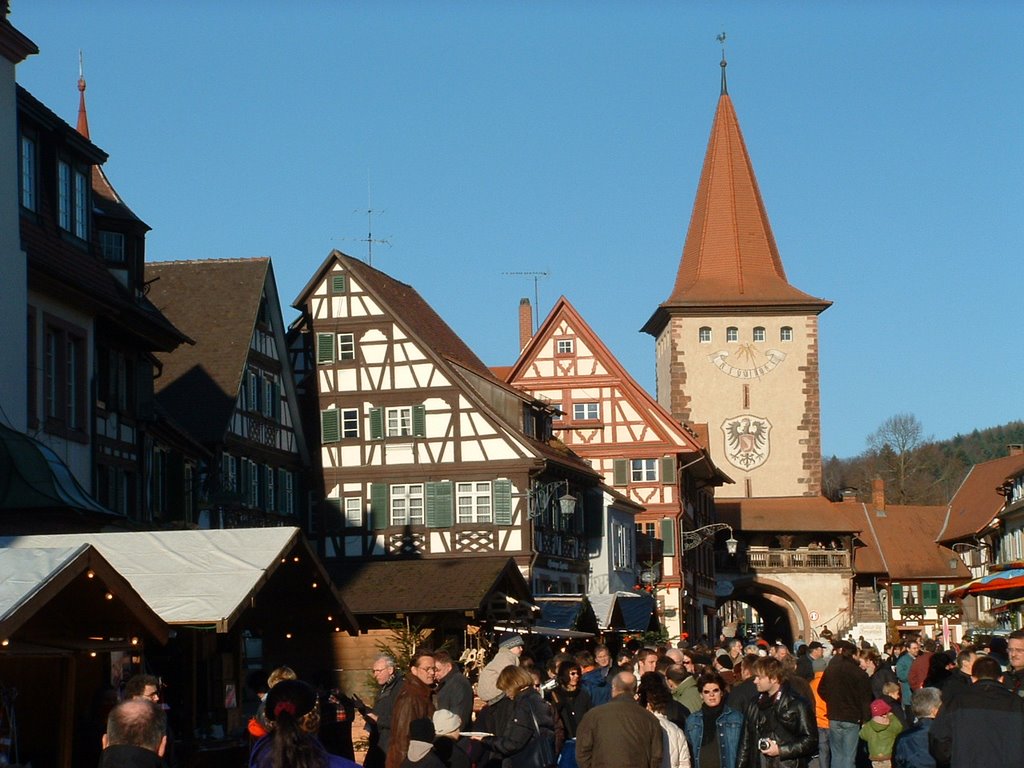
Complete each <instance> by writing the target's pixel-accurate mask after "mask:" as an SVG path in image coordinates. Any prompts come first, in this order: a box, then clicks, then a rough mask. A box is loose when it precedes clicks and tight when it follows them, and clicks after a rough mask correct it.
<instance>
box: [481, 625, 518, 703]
mask: <svg viewBox="0 0 1024 768" xmlns="http://www.w3.org/2000/svg"><path fill="white" fill-rule="evenodd" d="M522 653H523V637H522V635H518V634H515V633H513V632H509V633H506V634H504V635H502V636H501V637H500V638H499V639H498V652H497V654H495V656H494V658H493V659H491V660H490V661H489V662H487V666H485V667H484V668H483V669H482V670H480V678H479V679H478V680H477V683H476V695H477V696H479V697H480V698H481V699H483V700H484V701H485V702H487V703H488V704H492V703H494V702H495V701H497V700H498V699H500V698H501V697H502V696H503V695H504V694H503V693H502V692H501V690H499V689H498V675H499V674H500V673H501V670H503V669H504V668H505V667H518V666H519V657H520V656H521V655H522Z"/></svg>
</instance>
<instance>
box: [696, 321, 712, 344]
mask: <svg viewBox="0 0 1024 768" xmlns="http://www.w3.org/2000/svg"><path fill="white" fill-rule="evenodd" d="M697 340H698V341H699V342H700V343H701V344H710V343H711V328H710V327H708V326H706V325H704V326H701V328H700V330H698V331H697Z"/></svg>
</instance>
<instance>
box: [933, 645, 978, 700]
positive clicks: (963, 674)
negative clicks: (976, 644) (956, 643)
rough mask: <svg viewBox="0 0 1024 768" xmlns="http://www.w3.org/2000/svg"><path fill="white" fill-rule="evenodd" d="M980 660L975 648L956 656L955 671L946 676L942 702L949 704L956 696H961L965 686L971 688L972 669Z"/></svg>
mask: <svg viewBox="0 0 1024 768" xmlns="http://www.w3.org/2000/svg"><path fill="white" fill-rule="evenodd" d="M977 660H978V654H976V653H975V652H974V651H973V650H970V649H968V650H963V651H960V653H958V654H957V656H956V669H954V670H953V673H952V674H951V675H950V676H949V677H947V678H946V682H945V683H944V684H943V686H942V704H943V705H946V704H949V702H950V701H952V700H953V698H954V697H955V696H959V695H960V692H961V691H963V690H964V689H965V688H969V687H970V686H971V683H972V682H973V681H972V680H971V670H972V669H973V668H974V662H975V661H977Z"/></svg>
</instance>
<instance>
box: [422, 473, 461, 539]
mask: <svg viewBox="0 0 1024 768" xmlns="http://www.w3.org/2000/svg"><path fill="white" fill-rule="evenodd" d="M426 496H427V498H426V505H427V515H426V516H427V527H428V528H451V526H452V523H453V520H454V517H455V511H454V507H453V506H452V503H453V497H452V484H451V482H450V481H449V480H442V481H440V482H436V483H427V487H426Z"/></svg>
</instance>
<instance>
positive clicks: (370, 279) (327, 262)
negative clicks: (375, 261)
mask: <svg viewBox="0 0 1024 768" xmlns="http://www.w3.org/2000/svg"><path fill="white" fill-rule="evenodd" d="M335 261H337V262H338V263H340V264H341V265H342V266H344V267H345V269H346V270H348V271H350V272H351V273H352V274H353V275H355V277H356V279H357V281H358V282H359V283H360V284H361V285H362V286H363V287H364V288H366V289H368V290H369V291H370V292H371V293H373V294H374V295H376V296H377V297H378V298H379V299H380V300H381V301H384V302H385V303H386V304H387V305H388V306H389V307H391V308H392V309H393V310H395V309H399V308H400V309H401V312H394V314H395V316H400V317H401V318H402V322H403V323H404V324H405V325H406V326H407V327H408V329H409V330H410V331H412V332H413V333H414V334H415V335H416V336H419V338H421V339H423V340H424V341H429V343H430V348H431V349H433V350H434V351H435V352H436V353H437V354H439V355H441V356H442V357H448V358H451V359H452V360H455V361H457V362H459V363H461V364H462V365H463V366H465V367H466V368H469V369H471V370H473V371H475V372H476V373H478V374H479V375H481V376H485V377H486V378H489V379H494V380H495V381H497V380H498V379H497V378H496V377H495V376H494V374H493V373H491V371H490V369H489V368H488V367H487V366H486V365H484V364H483V362H481V360H480V358H479V357H477V356H476V354H474V352H473V350H471V349H470V348H469V347H468V346H466V343H465V342H464V341H463V340H462V339H460V338H459V336H458V334H456V333H455V331H453V330H452V329H451V326H449V325H448V323H446V322H445V321H444V320H442V319H441V316H440V315H439V314H437V312H435V311H434V308H433V307H431V306H430V305H429V304H428V303H427V302H426V301H425V300H424V299H423V297H422V296H420V295H419V293H417V291H416V289H415V288H413V287H412V286H411V285H407V284H406V283H403V282H400V281H398V280H395V278H393V277H391V276H390V275H386V274H384V273H383V272H381V271H380V270H379V269H374V268H373V267H371V266H370V265H369V264H367V263H366V262H364V261H361V260H359V259H356V258H353V257H352V256H349V255H347V254H344V253H342V252H341V251H337V250H335V251H331V253H330V254H328V256H327V258H326V259H324V261H323V263H322V264H321V265H320V267H319V268H318V269H317V271H316V272H314V273H313V277H312V278H311V279H310V280H309V282H308V283H306V285H305V287H304V288H303V289H302V290H301V291H300V292H299V295H298V296H297V297H296V299H295V301H294V302H293V303H292V306H293V307H295V308H296V309H298V310H300V311H301V310H302V308H303V306H304V305H305V303H306V299H307V298H308V296H309V294H310V292H311V291H312V290H313V288H314V287H315V286H316V285H317V283H319V282H320V281H321V280H323V277H324V274H325V273H326V272H327V270H329V269H330V268H331V266H332V265H333V264H334V263H335Z"/></svg>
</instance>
